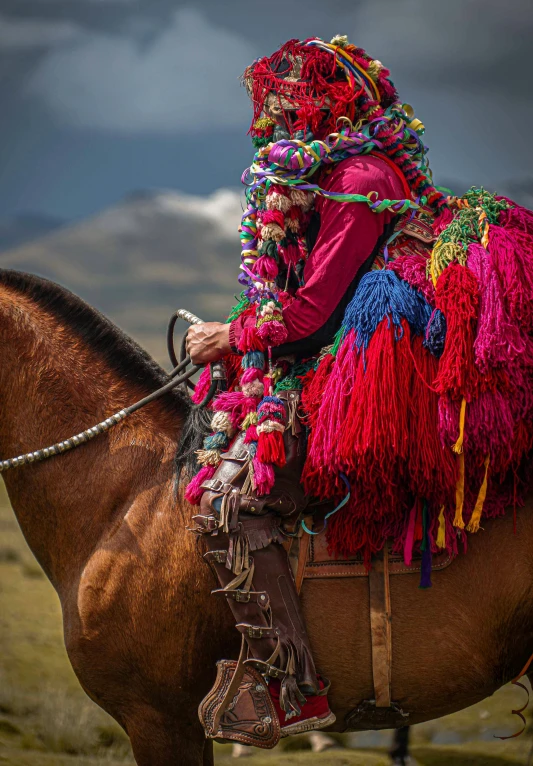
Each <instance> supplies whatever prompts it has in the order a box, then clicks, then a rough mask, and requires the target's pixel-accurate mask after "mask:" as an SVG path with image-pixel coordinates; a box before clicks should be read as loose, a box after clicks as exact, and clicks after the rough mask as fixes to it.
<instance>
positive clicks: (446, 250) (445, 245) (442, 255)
mask: <svg viewBox="0 0 533 766" xmlns="http://www.w3.org/2000/svg"><path fill="white" fill-rule="evenodd" d="M453 261H457V263H459V264H461V266H465V265H466V250H464V248H462V247H461V245H458V244H457V243H455V242H443V241H442V240H440V239H439V240H437V242H436V243H435V247H434V248H433V250H432V252H431V256H430V259H429V263H428V272H429V274H430V275H431V279H432V281H433V285H436V284H437V279H438V277H440V275H441V274H442V272H443V271H444V269H445V268H446V267H447V266H449V265H450V263H453Z"/></svg>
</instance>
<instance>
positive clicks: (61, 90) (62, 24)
mask: <svg viewBox="0 0 533 766" xmlns="http://www.w3.org/2000/svg"><path fill="white" fill-rule="evenodd" d="M338 33H341V34H342V33H345V34H348V36H349V38H350V39H351V40H352V41H353V42H356V43H357V44H360V45H362V46H363V47H365V48H366V49H367V50H368V51H369V53H370V54H371V55H373V56H375V57H377V58H379V59H380V60H382V61H383V62H384V63H385V65H386V66H388V67H390V69H391V71H392V76H393V79H394V81H395V83H396V85H397V86H398V89H399V91H400V95H401V97H402V99H403V100H405V101H409V102H410V103H412V104H413V105H414V106H415V108H416V110H417V113H419V115H418V116H420V118H421V119H423V121H424V122H425V124H426V126H427V139H428V142H429V143H430V145H431V147H432V151H431V161H432V165H433V167H434V170H435V171H436V174H437V176H439V175H440V176H445V177H446V178H447V179H452V180H453V179H454V178H455V179H457V180H458V181H459V182H460V183H463V182H464V183H465V185H466V184H467V183H473V182H478V183H485V184H487V185H489V186H495V185H500V186H501V184H502V183H503V182H506V181H507V180H508V179H515V180H516V181H517V182H518V183H519V186H520V183H521V181H520V179H524V178H525V177H526V176H527V175H528V174H529V175H530V174H531V171H530V170H529V168H530V167H531V159H532V157H531V148H530V139H529V130H528V127H527V126H528V125H530V124H531V123H532V121H533V99H532V95H533V94H532V88H531V70H532V67H531V62H530V58H531V54H530V51H531V42H532V39H533V7H532V5H531V0H507V2H506V3H505V5H504V4H502V3H501V2H496V0H447V2H446V3H443V2H441V0H359V1H358V2H356V1H354V0H320V2H318V1H316V0H311V1H308V2H306V3H305V4H304V3H302V2H301V0H270V2H269V4H268V12H267V11H266V9H265V6H264V5H261V4H252V3H245V2H243V1H242V0H224V2H222V1H221V0H202V1H201V2H198V0H196V2H194V3H193V2H192V0H191V1H190V2H179V1H176V0H0V101H1V103H2V106H3V118H4V119H3V123H2V125H1V127H0V152H2V151H3V152H4V153H5V154H6V153H7V154H9V168H10V173H9V178H8V180H9V183H10V187H9V189H7V188H6V187H4V194H3V196H2V189H1V188H0V205H1V204H2V201H3V200H10V199H12V197H13V188H14V186H15V187H17V189H19V192H18V194H19V195H20V197H21V199H22V198H24V195H25V194H26V199H30V198H31V199H32V200H34V199H35V200H37V201H32V204H33V205H38V199H40V198H43V199H44V198H45V196H46V195H45V192H46V189H47V185H48V187H49V188H50V189H51V194H50V195H49V197H47V198H46V199H45V203H46V204H51V202H52V201H53V199H54V194H55V195H56V196H57V202H56V203H55V207H53V209H52V210H51V211H52V212H54V213H57V212H58V208H60V207H61V205H64V206H65V207H66V208H68V209H69V210H70V211H71V209H72V208H71V206H72V205H73V204H74V201H75V200H76V199H78V207H77V208H76V209H79V210H80V211H83V210H84V209H88V208H89V207H90V205H89V204H88V199H89V198H94V200H95V202H94V207H96V206H97V205H98V202H96V199H97V189H98V188H100V189H101V190H102V193H101V196H100V197H98V200H100V199H101V200H103V201H104V202H107V198H106V197H105V195H106V193H107V192H108V191H109V190H113V194H120V193H121V190H124V191H125V190H127V186H126V183H128V184H132V183H135V185H136V186H143V185H145V184H148V183H149V182H150V183H155V184H156V185H157V178H156V177H155V176H154V174H153V173H148V168H149V169H150V171H151V170H152V169H153V167H163V165H164V161H163V157H162V154H161V152H162V148H161V147H163V146H164V147H165V151H166V152H170V156H175V157H179V158H180V162H179V173H178V171H176V174H175V179H176V180H175V182H174V185H176V186H181V187H182V188H185V189H188V190H192V189H194V190H195V191H198V190H199V191H201V190H202V188H201V184H202V183H204V184H205V191H209V190H211V189H212V188H213V186H212V185H219V184H225V185H234V184H235V183H236V181H237V179H238V174H239V170H240V169H241V167H242V163H243V162H244V161H245V160H244V157H245V156H247V153H248V151H249V148H248V145H247V142H246V140H245V139H244V138H242V139H241V140H242V145H243V147H244V148H242V150H241V149H238V148H237V146H238V141H237V140H235V141H233V140H231V141H229V137H230V136H234V135H235V136H236V135H237V134H238V135H241V136H243V134H244V132H245V131H246V128H247V122H248V119H249V106H248V103H247V99H246V96H245V94H244V92H243V91H242V89H241V88H240V87H239V84H238V78H239V75H240V73H241V72H242V70H243V68H244V66H245V65H246V64H247V63H249V62H250V60H252V59H253V58H255V57H257V56H259V55H264V54H268V53H271V52H272V51H273V50H274V49H275V48H276V47H277V46H278V45H279V44H280V43H281V42H283V41H284V40H286V39H288V38H289V37H300V38H305V37H309V36H313V35H320V36H322V37H324V38H326V39H328V38H330V37H331V36H332V35H334V34H338ZM206 140H208V141H209V150H210V152H214V153H215V155H218V157H219V160H218V161H217V162H215V163H213V162H210V161H209V160H208V158H207V157H206V156H205V141H206ZM158 142H159V143H158ZM228 142H229V143H228ZM128 146H129V147H133V146H135V147H139V148H138V149H136V150H135V155H132V156H130V157H129V159H128V158H127V155H126V153H125V149H124V147H128ZM228 146H231V147H232V148H231V150H227V147H228ZM80 147H84V150H83V157H81V156H78V154H76V152H78V151H80ZM141 147H142V149H141ZM171 147H174V152H173V151H172V148H171ZM189 147H193V149H191V150H189ZM139 151H142V156H139V155H138V152H139ZM221 152H222V153H223V160H222V154H221ZM67 155H68V157H69V159H68V162H69V164H68V166H67V159H66V157H67ZM81 160H83V162H82V164H83V167H84V169H85V168H87V169H89V171H90V172H89V177H88V178H87V177H86V178H84V184H83V189H80V190H79V191H76V190H73V192H72V196H69V195H68V194H66V192H65V189H66V188H67V186H68V184H71V185H72V180H70V179H72V178H74V176H72V173H73V170H72V168H73V167H75V166H76V165H77V164H79V163H80V162H81ZM73 162H74V163H75V164H74V165H73ZM36 163H38V164H39V167H40V168H42V171H39V175H38V178H37V182H38V183H37V186H35V183H34V181H32V183H33V185H32V187H31V194H30V193H28V188H29V184H30V177H33V176H35V175H36V173H37V168H35V164H36ZM52 165H53V166H54V167H56V168H57V169H56V171H55V175H56V177H62V178H64V179H69V180H68V183H67V180H65V184H64V185H63V187H61V188H62V191H61V195H59V192H58V186H57V184H55V183H54V179H53V177H52V175H51V170H50V168H51V167H52ZM232 165H233V166H235V167H236V169H237V170H236V172H235V175H233V176H231V175H230V174H229V172H228V169H229V168H230V167H231V166H232ZM149 166H150V167H149ZM20 168H24V172H25V173H26V174H27V177H26V178H25V180H22V178H21V176H20V171H19V170H18V169H20ZM17 173H18V175H17ZM4 175H5V174H4ZM160 177H161V176H160ZM132 178H136V179H138V180H137V181H134V180H132ZM161 178H162V177H161ZM125 179H128V180H127V181H126V180H125ZM163 180H164V183H168V174H164V179H163V178H162V180H161V181H160V183H162V182H163ZM526 180H527V179H526ZM524 182H525V181H524ZM6 183H7V182H6ZM91 184H92V185H91ZM36 188H38V189H41V190H42V194H41V197H39V196H38V195H37V197H36V196H35V193H34V192H35V189H36ZM520 188H522V187H520ZM109 193H111V192H110V191H109ZM32 195H33V196H32ZM61 200H62V201H61ZM20 204H22V203H20ZM69 214H72V212H70V213H69Z"/></svg>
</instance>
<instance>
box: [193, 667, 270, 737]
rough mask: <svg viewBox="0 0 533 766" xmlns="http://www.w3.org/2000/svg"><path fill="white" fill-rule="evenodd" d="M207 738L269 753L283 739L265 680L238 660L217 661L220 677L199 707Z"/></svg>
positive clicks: (218, 675) (199, 714)
mask: <svg viewBox="0 0 533 766" xmlns="http://www.w3.org/2000/svg"><path fill="white" fill-rule="evenodd" d="M198 716H199V718H200V723H201V724H202V726H203V727H204V731H205V734H206V737H208V738H209V739H215V740H216V741H217V742H219V741H221V742H239V743H240V744H242V745H253V746H254V747H260V748H263V749H266V750H270V749H271V748H273V747H275V746H276V745H277V744H278V742H279V739H280V736H281V730H280V723H279V718H278V715H277V713H276V709H275V707H274V703H273V702H272V699H271V697H270V693H269V691H268V688H267V686H266V683H265V681H264V680H263V677H262V676H261V675H260V673H258V672H257V671H256V670H255V669H254V668H252V667H247V666H245V665H244V664H243V662H242V660H241V658H240V659H239V662H236V661H235V660H220V661H219V662H217V677H216V681H215V684H214V686H213V688H212V689H211V691H210V692H209V694H208V695H207V696H206V697H205V698H204V699H203V700H202V702H201V703H200V706H199V708H198Z"/></svg>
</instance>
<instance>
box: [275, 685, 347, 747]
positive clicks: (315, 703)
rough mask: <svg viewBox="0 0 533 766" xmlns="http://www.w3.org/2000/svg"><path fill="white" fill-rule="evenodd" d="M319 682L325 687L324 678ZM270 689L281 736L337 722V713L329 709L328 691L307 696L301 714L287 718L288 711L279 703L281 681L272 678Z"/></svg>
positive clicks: (322, 727) (322, 687)
mask: <svg viewBox="0 0 533 766" xmlns="http://www.w3.org/2000/svg"><path fill="white" fill-rule="evenodd" d="M319 684H320V688H321V689H324V688H325V684H324V682H323V681H322V680H319ZM268 690H269V692H270V696H271V697H272V702H273V703H274V707H275V708H276V713H277V714H278V718H279V723H280V726H281V737H291V736H292V735H293V734H301V733H302V732H305V731H315V730H317V729H325V728H326V726H331V724H332V723H335V720H336V718H335V715H334V714H333V713H332V712H331V710H330V709H329V704H328V697H327V692H326V693H325V694H315V695H313V696H312V697H306V701H305V704H304V705H302V712H301V713H300V715H299V716H292V718H287V716H286V713H285V712H284V711H283V710H282V709H281V707H280V704H279V690H280V681H278V680H277V679H275V678H272V679H270V682H269V684H268Z"/></svg>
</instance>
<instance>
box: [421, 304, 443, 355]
mask: <svg viewBox="0 0 533 766" xmlns="http://www.w3.org/2000/svg"><path fill="white" fill-rule="evenodd" d="M445 342H446V317H445V316H444V314H443V313H442V311H440V309H435V311H433V313H432V314H431V317H430V319H429V323H428V326H427V328H426V335H425V338H424V346H425V347H426V348H427V350H428V351H429V352H430V354H433V356H436V357H437V359H440V357H441V356H442V354H443V353H444V344H445Z"/></svg>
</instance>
